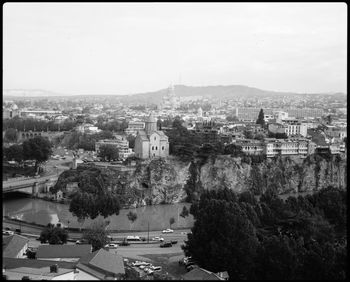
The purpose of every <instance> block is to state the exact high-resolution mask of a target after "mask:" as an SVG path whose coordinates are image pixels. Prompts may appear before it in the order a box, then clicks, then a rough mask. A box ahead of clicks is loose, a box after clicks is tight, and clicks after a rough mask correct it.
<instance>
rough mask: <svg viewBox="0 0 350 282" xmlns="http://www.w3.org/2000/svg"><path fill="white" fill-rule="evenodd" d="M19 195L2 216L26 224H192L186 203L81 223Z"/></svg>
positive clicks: (141, 227) (62, 209)
mask: <svg viewBox="0 0 350 282" xmlns="http://www.w3.org/2000/svg"><path fill="white" fill-rule="evenodd" d="M313 193H314V191H308V192H299V193H288V194H284V195H280V198H282V199H284V200H285V199H286V198H288V197H289V196H293V197H297V196H306V195H308V194H313ZM21 195H22V194H20V193H13V194H12V193H9V194H7V195H6V196H5V197H4V198H3V215H6V216H9V217H14V218H17V219H19V220H22V221H25V222H29V223H32V222H34V223H37V224H42V225H47V224H48V223H53V224H56V223H58V222H60V223H61V224H63V226H68V227H75V228H79V227H81V228H86V227H89V226H90V225H91V223H92V222H93V221H97V222H102V221H107V220H108V221H109V222H110V223H109V226H108V229H109V230H120V231H129V230H130V231H132V230H135V231H146V230H147V229H148V225H149V230H150V231H152V230H162V229H166V228H169V227H170V226H169V219H170V218H171V217H173V218H174V219H175V223H174V224H172V226H171V227H172V228H191V227H192V226H193V224H194V219H193V216H192V215H189V216H188V217H186V218H183V217H181V216H180V213H181V211H182V209H183V207H184V206H186V207H187V208H188V209H189V208H190V206H191V204H188V203H177V204H172V205H154V206H144V207H140V208H132V209H121V210H120V212H119V215H113V216H109V217H107V218H103V217H102V216H99V217H97V218H96V219H94V220H91V219H86V220H85V221H84V222H78V220H77V218H76V217H74V216H73V215H72V214H71V213H70V212H69V206H68V205H67V204H60V203H55V202H49V201H45V200H41V199H34V198H29V197H25V196H21ZM129 211H133V212H135V213H136V214H137V219H136V221H135V222H134V223H131V222H130V221H129V219H128V217H127V213H128V212H129Z"/></svg>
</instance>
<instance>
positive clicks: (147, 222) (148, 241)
mask: <svg viewBox="0 0 350 282" xmlns="http://www.w3.org/2000/svg"><path fill="white" fill-rule="evenodd" d="M147 244H149V221H148V222H147Z"/></svg>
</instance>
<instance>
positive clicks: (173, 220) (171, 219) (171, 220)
mask: <svg viewBox="0 0 350 282" xmlns="http://www.w3.org/2000/svg"><path fill="white" fill-rule="evenodd" d="M174 223H175V218H173V217H171V218H170V219H169V224H170V228H171V225H173V224H174Z"/></svg>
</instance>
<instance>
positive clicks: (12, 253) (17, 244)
mask: <svg viewBox="0 0 350 282" xmlns="http://www.w3.org/2000/svg"><path fill="white" fill-rule="evenodd" d="M28 242H29V239H27V238H26V237H23V236H20V235H17V234H14V235H11V236H8V237H5V238H3V241H2V256H3V257H9V258H15V257H17V255H18V253H19V252H20V251H21V250H22V249H23V247H24V246H25V245H26V244H27V243H28Z"/></svg>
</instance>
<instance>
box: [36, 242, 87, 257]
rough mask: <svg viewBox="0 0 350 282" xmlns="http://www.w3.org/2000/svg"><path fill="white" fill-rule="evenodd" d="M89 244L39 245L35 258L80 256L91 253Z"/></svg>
mask: <svg viewBox="0 0 350 282" xmlns="http://www.w3.org/2000/svg"><path fill="white" fill-rule="evenodd" d="M91 249H92V246H91V245H41V246H39V248H38V250H37V253H36V258H37V259H40V258H41V259H45V258H81V257H83V256H86V255H88V254H89V253H91Z"/></svg>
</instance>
